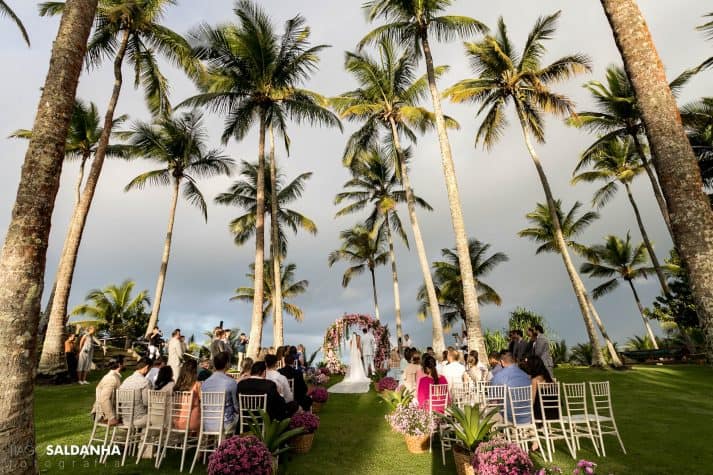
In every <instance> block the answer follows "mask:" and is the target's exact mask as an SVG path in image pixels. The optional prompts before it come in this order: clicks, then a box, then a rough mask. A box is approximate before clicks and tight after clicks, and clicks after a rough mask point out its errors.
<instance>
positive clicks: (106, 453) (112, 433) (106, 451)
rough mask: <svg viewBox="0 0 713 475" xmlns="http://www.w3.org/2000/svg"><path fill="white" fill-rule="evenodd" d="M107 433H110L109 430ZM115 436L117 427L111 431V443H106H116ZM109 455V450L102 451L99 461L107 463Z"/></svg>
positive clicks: (108, 445) (109, 444)
mask: <svg viewBox="0 0 713 475" xmlns="http://www.w3.org/2000/svg"><path fill="white" fill-rule="evenodd" d="M107 434H108V432H107ZM114 437H116V427H114V428H113V429H112V431H111V437H110V438H109V443H108V444H106V446H107V447H110V446H112V445H114ZM107 457H109V451H108V450H102V453H101V455H100V456H99V463H106V459H107Z"/></svg>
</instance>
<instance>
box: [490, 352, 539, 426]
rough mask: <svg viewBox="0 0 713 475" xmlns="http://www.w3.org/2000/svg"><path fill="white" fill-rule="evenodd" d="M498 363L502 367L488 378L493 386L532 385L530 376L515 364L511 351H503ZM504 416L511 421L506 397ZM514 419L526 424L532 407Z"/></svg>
mask: <svg viewBox="0 0 713 475" xmlns="http://www.w3.org/2000/svg"><path fill="white" fill-rule="evenodd" d="M500 364H501V365H502V367H503V369H501V370H500V371H498V372H497V374H495V375H494V376H493V379H491V380H490V384H492V385H494V386H500V385H505V386H507V387H508V388H517V387H523V386H527V387H528V388H531V387H532V383H531V382H530V377H529V376H528V375H527V373H526V372H524V371H523V370H521V369H520V368H519V367H518V366H517V363H516V362H515V359H514V358H513V356H512V353H505V354H504V355H503V356H502V357H501V358H500ZM506 396H507V393H506ZM518 412H519V411H518ZM505 418H506V419H507V420H508V421H512V415H511V411H510V402H509V401H508V399H507V397H506V399H505ZM516 419H517V420H516V422H517V423H518V424H527V423H529V422H531V421H532V407H530V410H529V412H528V413H525V414H519V415H518V416H517V418H516Z"/></svg>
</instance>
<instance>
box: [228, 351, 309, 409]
mask: <svg viewBox="0 0 713 475" xmlns="http://www.w3.org/2000/svg"><path fill="white" fill-rule="evenodd" d="M266 371H267V366H266V365H265V362H264V361H257V362H255V363H254V364H253V366H252V368H250V377H249V378H247V379H244V380H242V381H240V382H239V383H238V394H267V413H268V414H269V415H270V418H272V419H278V420H281V419H285V418H286V417H290V416H291V415H292V414H294V413H295V412H297V409H298V407H299V406H298V404H297V403H296V402H294V401H293V402H291V403H289V404H288V403H286V402H285V400H284V399H283V397H282V396H280V393H279V392H277V385H276V384H275V383H274V382H273V381H270V380H269V379H265V373H266Z"/></svg>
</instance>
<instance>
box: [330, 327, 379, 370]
mask: <svg viewBox="0 0 713 475" xmlns="http://www.w3.org/2000/svg"><path fill="white" fill-rule="evenodd" d="M350 327H358V328H359V329H364V328H366V329H367V330H371V332H372V334H373V335H374V340H375V341H376V346H377V348H376V354H375V355H374V366H375V367H376V368H381V367H382V365H383V362H384V361H386V360H387V359H388V356H389V351H391V343H390V342H389V329H388V328H387V327H385V326H382V325H381V323H380V322H379V321H378V320H375V319H373V318H371V317H370V316H368V315H359V314H352V315H344V316H343V317H342V318H340V319H339V320H337V321H336V322H334V323H333V324H332V325H330V326H329V328H327V332H326V334H325V335H324V346H323V353H324V358H325V361H326V363H327V367H328V368H329V369H330V370H331V371H332V374H344V371H342V368H341V366H342V365H341V362H340V361H339V357H338V355H337V350H338V348H339V344H340V343H341V342H342V341H343V340H345V339H346V338H347V332H348V331H349V328H350Z"/></svg>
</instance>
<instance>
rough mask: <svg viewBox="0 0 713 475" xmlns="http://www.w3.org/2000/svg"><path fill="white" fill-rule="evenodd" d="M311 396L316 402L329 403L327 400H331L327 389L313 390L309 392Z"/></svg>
mask: <svg viewBox="0 0 713 475" xmlns="http://www.w3.org/2000/svg"><path fill="white" fill-rule="evenodd" d="M309 396H310V397H311V398H312V400H313V401H314V402H327V399H328V398H329V393H327V390H326V389H324V388H319V387H318V388H312V390H311V391H310V392H309Z"/></svg>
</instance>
